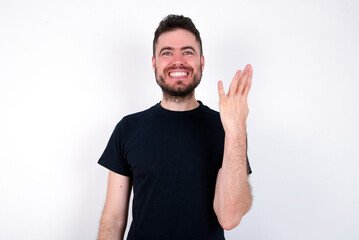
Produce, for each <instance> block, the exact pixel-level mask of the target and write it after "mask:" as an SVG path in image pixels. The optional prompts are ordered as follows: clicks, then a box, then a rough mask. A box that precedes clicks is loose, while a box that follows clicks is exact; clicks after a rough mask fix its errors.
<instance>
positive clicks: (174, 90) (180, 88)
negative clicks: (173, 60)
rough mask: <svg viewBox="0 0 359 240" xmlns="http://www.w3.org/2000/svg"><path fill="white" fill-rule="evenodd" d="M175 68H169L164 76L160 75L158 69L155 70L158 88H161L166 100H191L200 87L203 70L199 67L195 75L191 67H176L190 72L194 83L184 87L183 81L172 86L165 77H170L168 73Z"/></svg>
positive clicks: (164, 71)
mask: <svg viewBox="0 0 359 240" xmlns="http://www.w3.org/2000/svg"><path fill="white" fill-rule="evenodd" d="M172 68H174V67H168V68H165V69H164V70H163V73H162V74H158V71H157V67H156V68H155V76H156V82H157V84H158V86H160V87H161V89H162V93H163V96H164V97H165V98H166V99H173V100H174V99H176V100H181V99H182V100H185V99H189V98H191V97H192V96H193V94H194V89H195V88H196V87H197V86H198V85H199V83H200V82H201V79H202V68H201V66H199V68H198V69H197V73H196V74H195V73H194V70H193V68H191V67H185V66H182V67H176V69H178V68H182V69H185V70H187V71H188V72H189V74H190V76H191V77H192V82H191V83H189V84H188V85H184V84H183V81H177V82H176V84H175V85H173V86H171V85H169V84H168V83H166V80H165V76H168V71H169V70H171V69H172Z"/></svg>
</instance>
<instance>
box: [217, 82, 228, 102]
mask: <svg viewBox="0 0 359 240" xmlns="http://www.w3.org/2000/svg"><path fill="white" fill-rule="evenodd" d="M218 96H219V98H220V99H221V98H223V97H224V96H226V93H225V92H224V89H223V82H222V81H218Z"/></svg>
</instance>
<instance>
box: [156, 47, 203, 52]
mask: <svg viewBox="0 0 359 240" xmlns="http://www.w3.org/2000/svg"><path fill="white" fill-rule="evenodd" d="M186 49H191V50H192V51H193V52H195V53H196V50H195V49H194V48H193V47H191V46H185V47H181V51H183V50H186ZM166 50H171V51H172V50H174V48H173V47H164V48H162V49H161V51H160V52H159V54H161V53H162V52H163V51H166Z"/></svg>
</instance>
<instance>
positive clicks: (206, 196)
mask: <svg viewBox="0 0 359 240" xmlns="http://www.w3.org/2000/svg"><path fill="white" fill-rule="evenodd" d="M152 66H153V69H154V71H155V76H156V81H157V84H158V85H159V86H160V87H161V89H162V93H163V96H162V101H161V102H160V103H158V104H156V105H155V106H153V107H151V108H149V109H147V110H145V111H143V112H139V113H135V114H131V115H128V116H126V117H124V118H123V119H122V120H121V121H120V122H119V123H118V124H117V126H116V128H115V130H114V132H113V134H112V136H111V138H110V140H109V143H108V145H107V147H106V149H105V151H104V153H103V155H102V156H101V158H100V160H99V164H101V165H103V166H104V167H106V168H108V169H109V170H110V171H109V176H108V186H107V196H106V203H105V207H104V210H103V214H102V217H101V223H100V232H99V239H101V240H102V239H123V235H124V232H125V228H126V224H127V215H128V205H129V197H130V192H131V187H132V186H133V191H134V199H133V209H132V213H133V214H132V215H133V221H132V224H131V227H130V231H129V234H128V238H127V239H128V240H132V239H135V240H141V239H154V240H176V239H178V240H191V239H196V240H197V239H203V240H212V239H224V231H223V229H226V230H229V229H232V228H234V227H236V226H237V225H238V224H239V222H240V221H241V218H242V216H243V215H244V214H245V213H246V212H247V211H248V210H249V208H250V206H251V193H250V186H249V183H248V174H250V173H251V169H250V167H249V163H248V160H247V156H246V155H247V154H246V151H247V146H246V145H247V138H246V118H247V115H248V106H247V96H248V92H249V89H250V86H251V81H252V72H253V70H252V67H251V66H250V65H247V66H246V67H245V69H244V70H243V72H242V71H237V73H236V74H235V76H234V78H233V80H232V82H231V85H230V89H229V91H228V93H227V94H225V92H224V89H223V84H222V82H221V81H219V82H218V94H219V109H220V114H219V113H218V112H216V111H213V110H211V109H209V108H208V107H206V106H205V105H203V104H202V102H200V101H196V99H195V94H194V89H195V88H196V87H197V85H198V84H199V83H200V81H201V77H202V71H203V68H204V57H203V52H202V42H201V38H200V34H199V32H198V30H197V29H196V27H195V26H194V24H193V23H192V21H191V19H189V18H186V17H183V16H177V15H169V16H167V17H166V18H165V19H163V20H162V21H161V23H160V24H159V26H158V28H157V30H156V32H155V37H154V41H153V57H152Z"/></svg>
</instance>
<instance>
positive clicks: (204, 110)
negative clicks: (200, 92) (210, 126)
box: [201, 102, 220, 120]
mask: <svg viewBox="0 0 359 240" xmlns="http://www.w3.org/2000/svg"><path fill="white" fill-rule="evenodd" d="M201 104H202V102H201ZM201 113H202V114H204V115H206V117H208V118H213V119H216V120H218V119H219V118H220V115H219V112H218V111H216V110H213V109H211V108H209V107H208V106H206V105H203V104H202V106H201Z"/></svg>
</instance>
